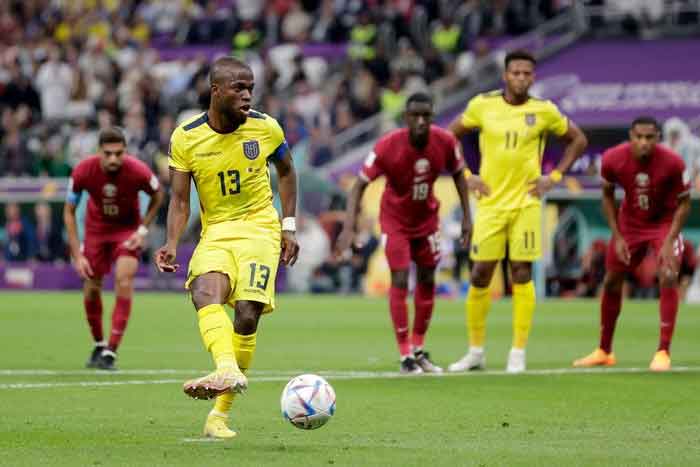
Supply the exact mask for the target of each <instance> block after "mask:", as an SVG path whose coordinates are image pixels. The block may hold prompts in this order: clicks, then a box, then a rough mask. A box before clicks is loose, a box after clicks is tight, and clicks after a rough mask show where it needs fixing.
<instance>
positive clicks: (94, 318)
mask: <svg viewBox="0 0 700 467" xmlns="http://www.w3.org/2000/svg"><path fill="white" fill-rule="evenodd" d="M83 305H84V306H85V316H86V318H87V322H88V325H89V326H90V332H91V333H92V338H93V339H94V340H95V342H102V339H103V338H104V336H103V335H102V297H100V296H99V295H98V296H97V298H83Z"/></svg>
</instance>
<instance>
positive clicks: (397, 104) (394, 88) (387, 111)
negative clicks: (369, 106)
mask: <svg viewBox="0 0 700 467" xmlns="http://www.w3.org/2000/svg"><path fill="white" fill-rule="evenodd" d="M402 86H403V82H402V81H401V76H400V75H399V74H398V73H394V74H392V75H391V79H390V80H389V84H388V85H387V87H386V88H385V89H383V90H382V97H381V104H382V112H383V113H384V115H386V116H387V117H390V118H391V119H394V120H395V119H397V118H398V117H399V116H400V115H401V112H402V111H403V108H404V103H405V102H406V95H405V94H404V93H403V92H402V89H401V88H402Z"/></svg>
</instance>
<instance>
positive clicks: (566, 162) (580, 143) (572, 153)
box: [530, 120, 588, 198]
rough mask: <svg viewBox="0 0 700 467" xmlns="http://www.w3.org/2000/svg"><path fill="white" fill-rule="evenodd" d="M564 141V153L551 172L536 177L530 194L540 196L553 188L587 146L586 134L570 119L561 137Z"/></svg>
mask: <svg viewBox="0 0 700 467" xmlns="http://www.w3.org/2000/svg"><path fill="white" fill-rule="evenodd" d="M561 138H562V139H563V140H564V141H567V144H566V148H564V155H563V156H562V158H561V161H559V164H558V165H557V167H556V169H554V170H553V171H552V173H551V174H549V175H545V176H542V177H540V178H539V179H537V182H536V183H535V184H534V186H533V187H532V189H531V190H530V194H531V195H532V196H537V197H538V198H541V197H542V196H544V194H545V193H547V192H548V191H549V190H551V189H552V188H554V186H555V185H556V184H557V183H559V181H560V180H561V176H562V174H565V173H566V172H567V171H568V170H569V168H571V166H572V165H573V163H574V162H575V161H576V159H578V158H579V157H581V154H583V151H585V149H586V146H588V139H587V138H586V135H585V134H584V133H583V131H581V129H580V128H579V127H578V126H577V125H576V124H575V123H574V122H572V121H571V120H569V127H568V130H567V131H566V133H564V135H563V136H562V137H561Z"/></svg>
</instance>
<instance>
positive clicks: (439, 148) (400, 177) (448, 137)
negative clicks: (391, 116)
mask: <svg viewBox="0 0 700 467" xmlns="http://www.w3.org/2000/svg"><path fill="white" fill-rule="evenodd" d="M463 168H464V159H463V157H462V154H461V151H460V147H459V145H458V144H457V140H456V139H455V138H454V136H452V134H451V133H449V132H448V131H445V130H443V129H442V128H439V127H437V126H435V125H431V127H430V134H429V137H428V144H427V145H426V146H425V147H424V148H420V149H418V148H414V147H413V146H411V143H410V141H409V136H408V129H407V128H402V129H398V130H394V131H392V132H390V133H388V134H386V135H385V136H383V137H382V138H381V139H380V140H379V141H377V144H376V145H375V146H374V150H373V151H372V152H371V153H370V155H369V156H368V157H367V160H366V161H365V164H364V166H363V167H362V170H361V171H360V177H362V178H363V179H364V180H366V181H371V180H374V179H375V178H377V177H379V176H380V175H384V176H385V177H386V188H385V189H384V194H383V195H382V202H381V208H380V214H379V222H380V224H381V227H382V232H383V233H385V234H388V235H393V234H402V235H404V236H406V237H409V238H417V237H426V236H428V235H430V234H432V233H434V232H436V231H437V230H438V225H439V219H438V208H439V207H440V203H439V202H438V200H437V199H436V198H435V196H434V195H433V184H434V183H435V180H436V179H437V178H438V176H440V174H441V173H445V172H446V173H449V174H454V173H456V172H458V171H460V170H462V169H463Z"/></svg>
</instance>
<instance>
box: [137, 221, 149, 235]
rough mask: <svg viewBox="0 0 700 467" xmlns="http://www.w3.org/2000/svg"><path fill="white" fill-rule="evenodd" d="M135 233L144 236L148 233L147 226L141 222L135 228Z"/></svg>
mask: <svg viewBox="0 0 700 467" xmlns="http://www.w3.org/2000/svg"><path fill="white" fill-rule="evenodd" d="M136 233H137V234H139V235H141V236H142V237H145V236H146V235H148V227H146V226H145V225H143V224H141V225H139V228H138V229H136Z"/></svg>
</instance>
